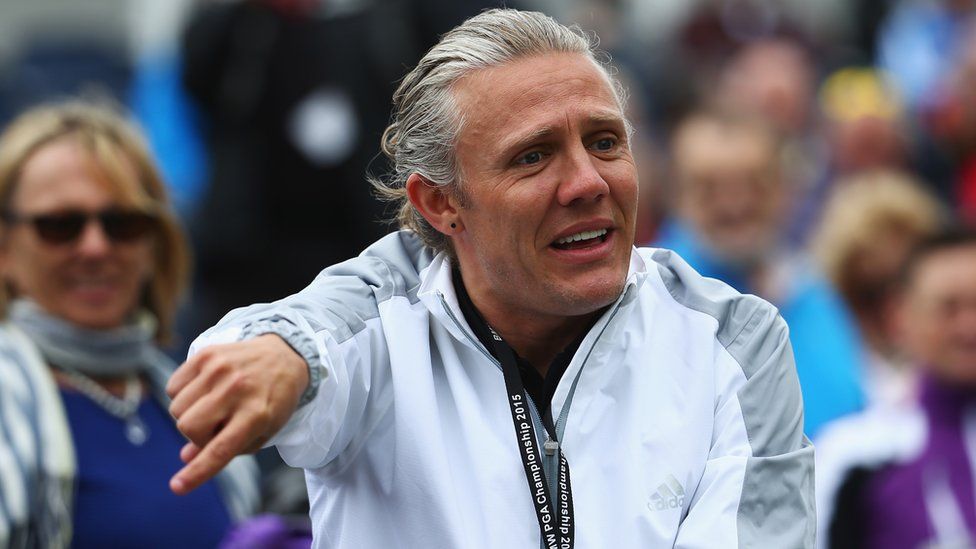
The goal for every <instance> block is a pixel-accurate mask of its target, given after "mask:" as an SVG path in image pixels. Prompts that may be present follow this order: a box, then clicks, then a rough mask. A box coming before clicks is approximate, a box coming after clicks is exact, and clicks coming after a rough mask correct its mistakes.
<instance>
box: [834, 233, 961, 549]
mask: <svg viewBox="0 0 976 549" xmlns="http://www.w3.org/2000/svg"><path fill="white" fill-rule="evenodd" d="M902 291H903V295H902V300H901V303H900V304H899V309H898V317H899V319H900V322H899V325H900V330H901V338H900V340H901V341H902V342H903V344H904V349H905V350H906V352H907V353H908V355H909V356H910V358H911V361H912V364H913V366H914V367H915V368H916V369H917V370H918V371H919V373H920V375H921V376H922V379H921V382H920V390H919V394H918V397H917V399H915V400H914V401H913V402H912V403H910V404H909V405H905V406H898V407H886V408H875V409H873V410H872V411H870V412H868V413H866V414H864V415H862V416H856V417H852V418H849V419H847V420H845V421H842V422H838V423H837V424H836V425H833V426H831V428H830V429H828V430H826V431H825V432H824V435H823V437H822V438H821V439H820V441H819V443H818V451H817V485H818V486H817V498H818V505H819V511H820V512H819V513H818V516H819V521H820V532H821V534H820V536H819V538H820V540H819V542H820V545H821V547H829V548H831V549H840V548H847V547H851V548H854V547H857V548H861V547H869V548H870V547H884V548H886V549H900V548H905V549H908V548H917V547H973V546H974V544H976V502H974V493H973V479H974V468H973V461H972V456H973V454H972V451H973V440H974V439H973V436H974V431H973V427H974V419H976V416H974V412H976V234H973V233H972V232H954V233H949V234H942V235H938V236H935V237H932V238H930V239H927V240H925V241H924V242H923V243H922V244H921V245H920V246H919V247H918V248H917V249H916V250H915V251H914V253H912V255H911V256H910V257H909V259H908V262H907V270H906V274H905V277H904V285H903V288H902Z"/></svg>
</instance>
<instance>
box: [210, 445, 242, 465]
mask: <svg viewBox="0 0 976 549" xmlns="http://www.w3.org/2000/svg"><path fill="white" fill-rule="evenodd" d="M211 445H212V446H213V447H212V448H211V449H210V455H211V456H212V457H213V458H214V461H216V462H217V463H220V464H223V463H228V462H229V461H230V460H231V459H233V458H234V456H236V455H237V451H236V448H234V446H233V445H232V444H231V443H230V442H228V441H226V440H215V441H213V442H212V443H211Z"/></svg>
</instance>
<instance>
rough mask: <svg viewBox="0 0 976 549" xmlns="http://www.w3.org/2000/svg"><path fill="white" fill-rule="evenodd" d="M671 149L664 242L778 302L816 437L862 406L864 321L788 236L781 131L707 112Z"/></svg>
mask: <svg viewBox="0 0 976 549" xmlns="http://www.w3.org/2000/svg"><path fill="white" fill-rule="evenodd" d="M671 152H672V158H671V161H672V170H673V172H672V177H673V180H674V181H675V182H676V185H677V187H676V189H675V191H676V208H675V212H674V214H675V215H674V219H672V220H670V221H669V222H668V223H667V224H666V226H665V227H664V229H663V230H662V238H661V239H660V240H659V241H658V242H657V243H656V245H658V246H660V247H662V248H670V249H673V250H675V251H676V252H678V254H680V255H681V256H682V257H683V258H684V259H685V260H686V261H688V263H690V264H691V266H692V267H694V268H695V269H696V270H698V271H699V272H700V273H702V274H703V275H705V276H709V277H713V278H717V279H719V280H722V281H724V282H726V283H728V284H730V285H732V286H733V287H734V288H736V289H737V290H739V291H740V292H743V293H753V294H756V295H758V296H760V297H762V298H764V299H767V300H769V301H771V302H772V303H773V304H774V305H776V306H777V307H779V310H780V313H781V314H782V315H783V318H784V319H786V321H787V323H788V324H789V326H790V337H791V340H792V342H793V350H794V353H795V356H796V366H797V372H798V374H799V376H800V386H801V389H802V391H803V401H804V407H805V432H806V433H807V434H808V435H813V434H815V433H816V432H817V430H818V429H819V428H820V427H821V426H822V425H823V424H825V423H827V422H828V421H830V420H832V419H835V418H837V417H840V416H842V415H844V414H847V413H851V412H854V411H857V410H859V409H860V408H861V406H862V404H863V394H862V392H861V381H860V361H861V358H862V351H861V342H860V339H859V336H858V333H857V328H856V326H855V324H854V323H853V321H852V319H851V318H850V315H849V313H848V311H847V310H846V308H845V307H844V304H843V302H842V300H841V299H840V297H839V296H838V295H837V294H836V293H835V292H834V290H833V289H832V288H831V286H830V284H829V283H828V282H827V281H826V280H825V279H824V278H823V277H822V276H820V275H819V274H818V272H817V270H816V269H815V268H814V265H813V262H812V261H811V260H810V259H809V258H808V257H806V256H805V255H803V254H797V253H793V252H790V251H789V249H788V247H787V246H786V245H785V243H784V241H783V234H784V226H785V224H786V223H787V221H788V219H787V212H788V209H787V204H788V202H787V194H788V189H787V186H788V183H787V182H785V181H784V174H783V167H782V165H781V156H780V142H779V141H778V140H777V137H776V134H775V132H774V131H773V130H772V129H771V128H770V127H769V126H768V125H767V124H765V123H764V122H763V121H762V120H760V119H758V118H756V117H752V116H748V115H742V114H737V113H731V112H729V111H725V110H718V109H717V110H701V111H698V112H696V113H694V114H692V115H691V116H689V117H688V118H687V119H686V120H685V121H684V122H683V123H682V124H680V125H679V126H678V128H677V130H676V131H675V134H674V137H673V139H672V151H671Z"/></svg>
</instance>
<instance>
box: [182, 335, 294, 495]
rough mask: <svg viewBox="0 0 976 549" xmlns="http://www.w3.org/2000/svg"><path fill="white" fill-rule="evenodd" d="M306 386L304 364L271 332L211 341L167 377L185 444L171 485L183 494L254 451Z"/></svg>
mask: <svg viewBox="0 0 976 549" xmlns="http://www.w3.org/2000/svg"><path fill="white" fill-rule="evenodd" d="M308 383H309V375H308V365H307V363H306V362H305V359H303V358H302V357H301V355H299V354H298V353H296V352H295V351H294V350H293V349H292V348H291V347H290V346H289V345H288V344H287V343H285V341H284V340H283V339H281V338H280V337H278V336H277V335H273V334H267V335H262V336H259V337H256V338H254V339H249V340H245V341H239V342H235V343H226V344H221V345H213V346H211V347H207V348H205V349H203V350H202V351H200V352H199V353H197V354H195V355H193V356H192V357H190V358H189V359H188V360H187V361H186V362H185V363H184V364H183V365H182V366H180V367H179V369H178V370H176V372H175V373H174V374H173V377H172V378H170V381H169V384H168V385H167V386H166V392H167V393H168V394H169V396H170V397H171V398H172V399H173V402H172V405H171V406H170V413H171V414H172V415H173V417H174V418H176V420H177V422H176V426H177V428H178V429H179V430H180V432H182V433H183V434H184V435H185V436H186V437H187V438H188V439H189V442H188V443H187V444H186V446H184V447H183V449H182V450H181V451H180V458H181V459H182V460H183V462H184V463H186V465H185V466H184V467H183V469H181V470H180V471H179V472H177V473H176V475H174V476H173V478H172V479H171V480H170V488H171V489H172V490H173V491H174V492H176V493H177V494H181V495H182V494H186V493H188V492H190V491H191V490H193V489H195V488H197V487H198V486H200V485H201V484H202V483H203V482H205V481H206V480H207V479H209V478H211V477H213V476H214V475H216V474H217V473H218V472H220V470H221V469H223V468H224V466H226V465H227V464H228V463H229V462H230V460H231V459H233V458H234V457H235V456H237V455H240V454H244V453H251V452H256V451H257V450H258V449H260V448H261V446H262V445H264V443H265V442H267V441H268V439H269V438H271V437H272V436H273V435H274V434H275V433H277V432H278V430H279V429H281V427H282V426H283V425H284V424H285V423H286V422H287V421H288V418H290V417H291V415H292V413H294V411H295V409H296V408H297V406H298V402H299V399H300V397H301V395H302V393H303V392H304V391H305V388H306V387H307V386H308Z"/></svg>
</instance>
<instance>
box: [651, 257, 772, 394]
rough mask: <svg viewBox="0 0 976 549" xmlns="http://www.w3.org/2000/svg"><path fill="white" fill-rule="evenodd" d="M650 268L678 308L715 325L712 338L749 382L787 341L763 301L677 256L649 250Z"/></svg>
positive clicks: (769, 307)
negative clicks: (740, 368) (706, 273)
mask: <svg viewBox="0 0 976 549" xmlns="http://www.w3.org/2000/svg"><path fill="white" fill-rule="evenodd" d="M649 251H650V252H651V253H650V258H651V262H652V268H656V269H657V272H658V275H659V276H660V277H661V280H662V281H663V283H664V286H665V287H666V288H667V290H668V293H669V294H671V297H672V298H674V300H675V301H676V302H677V303H678V304H679V305H681V306H683V307H686V308H688V309H691V310H693V311H697V312H699V313H703V314H706V315H708V316H711V317H712V318H714V319H715V320H716V321H717V322H718V328H717V330H716V334H715V337H716V338H717V339H718V341H719V343H720V344H721V345H722V346H723V347H725V348H726V350H728V352H729V354H731V355H732V357H733V358H734V359H735V360H736V361H737V362H738V363H739V365H740V366H741V367H742V369H743V372H744V373H745V375H746V378H751V377H752V375H753V374H755V371H756V370H757V369H758V367H759V366H760V365H762V364H763V363H764V362H765V360H764V359H767V358H768V357H770V355H771V354H772V353H774V352H775V351H776V349H777V348H778V347H780V346H781V345H782V342H783V340H784V339H788V328H787V326H786V322H785V321H784V320H783V318H782V317H781V316H780V315H779V310H778V309H776V307H774V306H773V305H772V304H770V303H769V302H767V301H766V300H764V299H762V298H759V297H757V296H754V295H751V294H741V293H739V292H738V291H736V290H735V289H734V288H732V287H731V286H729V285H728V284H726V283H724V282H722V281H720V280H716V279H714V278H707V277H704V276H702V275H700V274H698V272H697V271H695V270H694V269H693V268H692V267H691V266H690V265H689V264H688V263H687V262H685V260H684V259H682V258H681V257H680V256H679V255H678V254H677V253H675V252H673V251H671V250H665V249H653V250H649Z"/></svg>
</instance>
